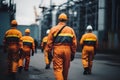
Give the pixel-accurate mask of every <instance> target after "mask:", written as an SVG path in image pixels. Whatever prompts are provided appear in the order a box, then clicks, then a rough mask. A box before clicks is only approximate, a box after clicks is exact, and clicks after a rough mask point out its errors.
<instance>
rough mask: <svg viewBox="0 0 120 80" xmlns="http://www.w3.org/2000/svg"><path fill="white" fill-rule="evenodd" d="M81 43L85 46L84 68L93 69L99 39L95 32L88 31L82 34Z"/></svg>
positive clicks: (83, 55)
mask: <svg viewBox="0 0 120 80" xmlns="http://www.w3.org/2000/svg"><path fill="white" fill-rule="evenodd" d="M80 45H81V46H83V49H82V64H83V67H84V68H87V67H88V68H89V69H90V70H91V68H92V64H93V62H92V61H93V58H94V49H95V48H97V47H98V40H97V37H96V35H95V34H93V33H86V34H84V35H83V36H82V38H81V40H80Z"/></svg>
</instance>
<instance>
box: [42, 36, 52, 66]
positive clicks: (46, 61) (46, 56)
mask: <svg viewBox="0 0 120 80" xmlns="http://www.w3.org/2000/svg"><path fill="white" fill-rule="evenodd" d="M47 40H48V36H45V37H44V38H43V40H42V44H41V47H42V48H43V50H45V47H46V44H47ZM44 58H45V63H46V64H50V63H51V61H50V60H49V59H48V53H46V52H45V51H44Z"/></svg>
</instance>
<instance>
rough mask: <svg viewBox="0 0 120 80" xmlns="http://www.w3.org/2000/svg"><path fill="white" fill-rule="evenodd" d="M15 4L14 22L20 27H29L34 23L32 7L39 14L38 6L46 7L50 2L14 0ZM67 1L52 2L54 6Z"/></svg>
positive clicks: (53, 0)
mask: <svg viewBox="0 0 120 80" xmlns="http://www.w3.org/2000/svg"><path fill="white" fill-rule="evenodd" d="M14 1H15V3H16V20H17V21H18V24H20V25H30V24H32V23H35V14H34V8H33V7H34V6H36V9H37V13H38V14H39V13H40V11H41V10H40V8H38V7H39V5H40V4H41V2H42V6H46V7H48V6H49V5H50V0H42V1H41V0H14ZM66 1H67V0H52V3H55V4H56V5H59V4H62V3H64V2H66Z"/></svg>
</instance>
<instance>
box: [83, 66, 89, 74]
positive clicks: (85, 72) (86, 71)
mask: <svg viewBox="0 0 120 80" xmlns="http://www.w3.org/2000/svg"><path fill="white" fill-rule="evenodd" d="M83 74H84V75H87V74H88V67H86V68H84V72H83Z"/></svg>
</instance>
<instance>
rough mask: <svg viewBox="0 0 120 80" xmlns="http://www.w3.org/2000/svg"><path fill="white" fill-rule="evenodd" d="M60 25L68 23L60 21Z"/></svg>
mask: <svg viewBox="0 0 120 80" xmlns="http://www.w3.org/2000/svg"><path fill="white" fill-rule="evenodd" d="M58 25H62V26H63V25H66V23H65V22H59V23H58Z"/></svg>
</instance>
